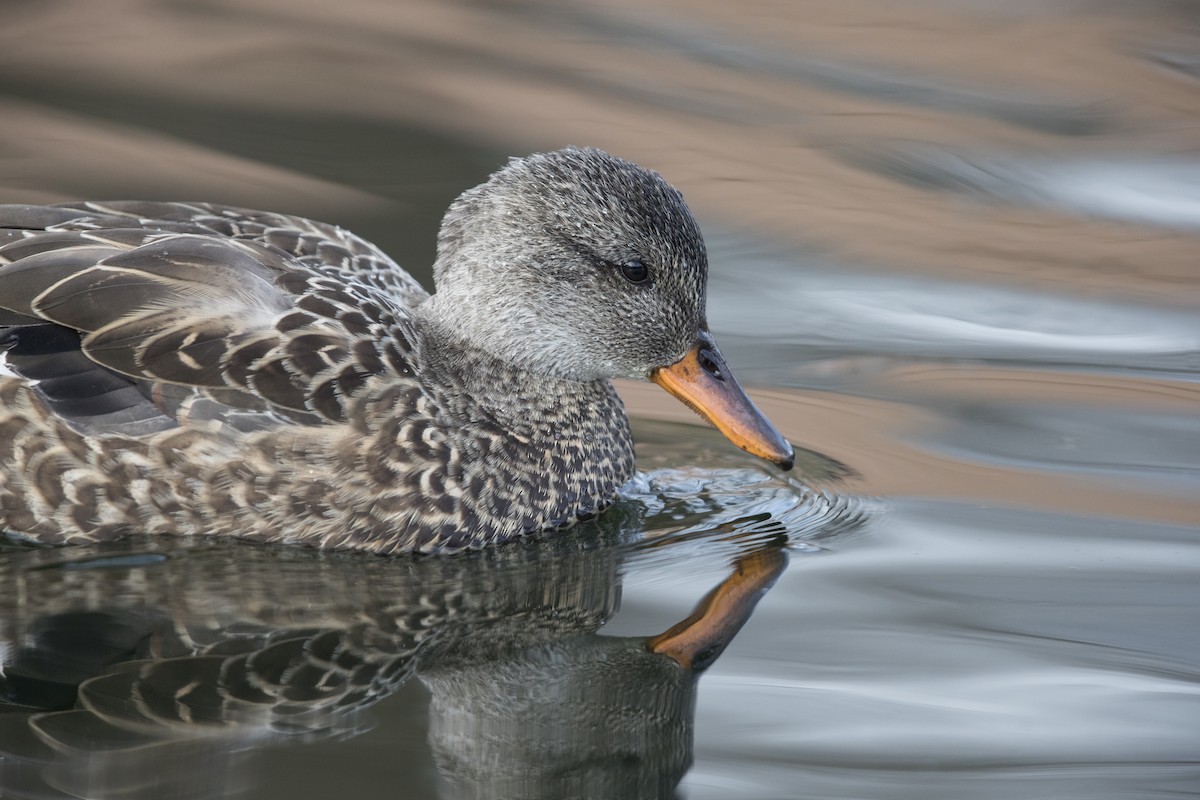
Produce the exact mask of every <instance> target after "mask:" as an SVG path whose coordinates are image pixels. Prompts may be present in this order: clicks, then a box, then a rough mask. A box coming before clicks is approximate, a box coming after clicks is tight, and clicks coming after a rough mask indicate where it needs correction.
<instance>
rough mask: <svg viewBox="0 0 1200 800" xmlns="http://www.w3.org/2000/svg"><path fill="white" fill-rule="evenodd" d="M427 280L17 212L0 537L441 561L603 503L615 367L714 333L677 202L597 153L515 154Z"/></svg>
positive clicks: (612, 443)
mask: <svg viewBox="0 0 1200 800" xmlns="http://www.w3.org/2000/svg"><path fill="white" fill-rule="evenodd" d="M631 263H636V264H641V265H644V266H646V267H648V268H649V272H650V275H651V279H649V280H644V281H635V280H632V279H631V278H630V277H629V275H627V274H625V273H626V272H628V271H629V269H628V265H629V264H631ZM434 271H435V281H436V284H437V290H438V291H437V293H436V294H435V295H433V296H430V295H428V294H427V293H426V292H425V291H424V290H423V289H422V288H421V287H420V285H418V284H417V283H416V281H414V280H413V278H412V277H411V276H409V275H408V274H407V273H406V272H404V271H403V270H402V269H400V267H398V266H397V265H396V264H395V263H394V262H393V261H392V260H391V259H389V258H388V257H387V256H386V255H384V254H383V253H382V252H381V251H379V250H378V249H377V248H375V247H374V246H373V245H371V244H370V243H368V242H366V241H364V240H362V239H360V238H359V237H357V236H355V235H353V234H351V233H348V232H346V231H343V230H341V229H340V228H336V227H334V226H330V225H324V224H320V223H315V222H311V221H308V220H304V219H299V218H296V217H289V216H283V215H279V214H270V213H263V212H256V211H247V210H243V209H234V208H227V207H223V206H215V205H209V204H203V203H156V202H118V203H77V204H67V205H62V206H0V358H2V359H3V360H0V528H4V529H7V530H9V531H11V532H14V533H17V534H20V535H23V536H26V537H29V538H31V539H35V540H37V541H41V542H46V543H52V544H58V543H70V542H77V541H102V540H107V539H111V538H114V537H117V536H120V535H122V534H125V533H129V532H133V531H138V532H152V533H168V534H180V535H193V534H217V535H228V536H237V537H241V538H246V539H253V540H261V541H285V542H302V543H305V544H311V545H316V546H321V547H328V548H354V549H364V550H372V551H377V552H402V551H412V550H420V551H444V550H455V549H461V548H464V547H478V546H482V545H485V544H488V543H490V542H497V541H503V540H506V539H510V538H513V537H515V536H519V535H521V534H525V533H530V532H533V531H537V530H542V529H550V528H557V527H562V526H565V525H569V524H570V523H572V522H573V521H574V520H576V519H578V518H580V517H586V516H589V515H591V514H594V513H596V512H597V511H598V510H600V509H601V508H603V507H604V506H605V505H607V504H608V503H609V502H610V501H611V499H612V498H613V496H614V494H615V492H616V491H617V489H618V488H619V487H620V486H621V485H622V484H623V483H624V482H625V481H626V480H628V478H629V477H630V476H631V475H632V472H633V449H632V442H631V440H630V434H629V427H628V421H627V419H626V416H625V412H624V409H623V407H622V405H621V401H620V400H619V398H618V397H617V395H616V394H615V392H614V391H613V388H612V386H611V384H610V383H609V379H610V378H613V377H631V378H642V379H644V378H646V377H647V376H648V375H649V374H650V373H651V372H652V371H654V370H656V369H658V368H661V367H664V366H667V365H671V364H674V363H676V362H678V361H680V359H681V358H682V357H683V356H684V354H685V353H686V352H687V351H688V349H689V347H692V346H693V345H694V343H695V342H696V341H697V336H698V335H699V334H704V335H707V334H706V323H705V320H704V287H705V278H706V273H707V261H706V256H705V250H704V244H703V241H702V239H701V236H700V232H699V229H698V228H697V226H696V223H695V221H694V220H693V218H692V216H691V214H690V213H689V211H688V209H687V207H686V205H685V204H684V203H683V200H682V198H681V197H680V195H679V193H678V192H677V191H676V190H675V189H673V188H671V187H670V186H669V185H668V184H667V183H666V182H664V181H663V180H662V178H661V177H659V176H658V175H657V174H656V173H653V172H650V171H648V170H644V169H642V168H640V167H637V166H636V165H633V164H630V163H628V162H625V161H622V160H620V159H617V158H614V157H612V156H609V155H607V154H605V153H602V152H600V151H597V150H587V149H576V148H568V149H566V150H562V151H558V152H556V153H550V154H545V155H538V156H531V157H529V158H527V159H519V160H514V161H513V162H512V163H510V164H509V165H508V167H506V168H505V169H503V170H501V171H500V172H498V173H496V174H495V175H493V176H492V178H491V179H490V180H489V181H488V182H487V183H485V184H483V185H482V186H479V187H477V188H475V189H472V190H470V191H468V192H465V193H464V194H463V195H462V196H461V197H460V198H459V199H458V200H457V201H456V202H455V203H454V205H453V206H451V208H450V210H449V211H448V212H447V215H446V219H445V221H444V223H443V226H442V230H441V234H440V236H439V240H438V259H437V263H436V264H435V270H434ZM634 277H637V275H636V274H635V275H634ZM717 380H724V378H722V377H721V376H720V375H718V376H717ZM784 444H786V443H784Z"/></svg>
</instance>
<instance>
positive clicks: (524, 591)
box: [0, 0, 1200, 800]
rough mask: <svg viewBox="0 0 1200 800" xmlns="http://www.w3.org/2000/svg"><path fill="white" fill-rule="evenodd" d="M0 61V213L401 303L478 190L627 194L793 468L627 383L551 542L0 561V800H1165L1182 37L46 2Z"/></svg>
mask: <svg viewBox="0 0 1200 800" xmlns="http://www.w3.org/2000/svg"><path fill="white" fill-rule="evenodd" d="M0 36H3V38H4V46H3V47H0V109H2V110H3V112H4V115H5V125H4V126H3V130H0V195H2V197H0V199H2V200H3V201H4V202H24V201H30V202H42V201H55V200H68V199H78V198H98V199H104V198H116V197H143V198H148V199H153V198H163V199H183V200H188V199H200V200H211V201H219V202H227V203H232V204H235V205H242V206H248V207H258V208H270V209H274V210H280V211H287V212H292V213H299V214H303V215H306V216H311V217H315V218H318V219H324V220H328V221H332V222H336V223H338V224H341V225H343V226H346V227H348V228H352V229H353V230H355V231H357V232H359V233H362V234H364V235H366V236H368V237H369V238H372V239H374V240H375V241H377V242H378V243H379V244H381V245H382V246H383V247H384V248H385V249H387V250H388V251H389V252H391V253H392V254H393V255H395V256H396V258H397V259H398V260H399V261H400V262H401V263H402V264H405V265H406V266H409V267H410V268H411V269H412V271H413V273H414V274H416V275H417V276H418V277H420V278H421V279H422V280H423V281H425V282H427V283H428V281H429V279H430V272H429V266H428V265H429V264H430V263H431V262H432V257H433V242H434V236H435V232H436V226H437V221H438V219H439V217H440V215H441V212H442V210H443V209H444V208H445V206H446V205H447V204H448V203H449V201H450V200H451V199H452V198H453V197H454V196H455V195H456V194H457V193H458V192H460V191H462V190H463V189H465V188H467V187H469V186H471V185H474V184H475V183H477V182H479V181H480V180H482V179H483V177H484V176H485V175H486V174H487V173H488V172H489V171H490V170H492V169H494V168H495V167H496V166H498V165H499V164H501V163H503V160H504V159H505V158H506V157H507V156H508V155H514V154H522V153H527V152H530V151H534V150H540V149H547V148H553V147H558V146H561V145H563V144H566V143H576V144H592V145H597V146H600V147H604V148H606V149H609V150H611V151H613V152H616V153H618V154H620V155H623V156H626V157H629V158H632V159H634V160H637V161H639V162H641V163H644V164H646V165H648V166H652V167H654V168H656V169H659V170H660V171H662V172H663V173H664V174H665V175H666V176H667V177H668V178H669V179H670V180H671V181H672V182H674V183H675V184H676V185H678V186H679V187H680V188H681V189H682V190H683V192H684V194H685V196H686V197H687V198H688V200H689V203H690V204H691V205H692V207H693V209H694V210H695V211H696V213H697V215H698V217H699V218H700V221H701V224H702V226H703V228H704V230H705V231H706V235H707V238H708V243H709V249H710V254H711V260H712V274H711V279H710V294H711V297H710V306H709V316H710V321H711V323H712V327H713V331H714V333H715V334H716V336H717V338H718V340H719V341H720V342H721V343H722V347H723V349H724V350H725V353H726V355H727V357H728V359H729V361H730V364H731V365H732V367H733V369H734V370H735V371H736V372H737V374H738V376H739V378H740V379H741V380H742V382H743V383H745V384H747V385H750V386H752V387H757V388H756V389H753V390H752V394H753V395H754V397H755V398H756V400H757V401H758V403H759V404H760V406H761V407H762V408H763V409H764V410H765V411H766V412H767V414H768V416H769V417H771V418H772V419H773V420H774V421H775V422H776V423H777V424H778V425H779V427H780V428H781V429H782V430H783V431H784V433H785V434H786V435H787V436H788V437H789V438H790V439H791V440H792V441H793V442H794V443H796V444H797V445H798V447H799V448H800V450H799V451H798V466H797V469H796V471H795V472H794V473H793V474H791V475H788V476H784V475H780V474H779V473H778V472H776V471H773V470H771V469H770V468H767V467H764V466H762V465H760V464H758V463H756V462H754V460H753V459H751V458H750V457H748V456H745V455H744V454H742V453H740V452H738V451H736V450H734V449H733V448H732V447H731V446H730V445H728V444H727V443H726V442H725V441H724V440H723V439H722V438H721V437H720V436H719V435H718V434H716V433H715V432H713V431H711V430H709V429H707V428H705V427H703V426H702V425H701V424H700V423H699V422H698V421H697V420H696V419H695V418H694V417H692V416H691V415H690V412H688V411H687V409H685V408H683V407H682V406H679V405H678V404H677V403H675V402H674V401H673V400H672V399H671V398H669V397H668V396H666V395H665V394H664V393H662V392H661V391H660V390H658V389H657V388H656V387H653V386H645V385H633V384H628V385H622V386H621V387H620V389H621V391H622V393H623V396H624V397H625V398H626V401H627V404H628V406H629V409H630V412H631V414H632V415H633V417H634V422H635V433H636V436H637V439H638V455H639V464H640V467H641V469H642V474H641V475H640V476H639V478H638V479H637V480H636V481H635V482H633V483H632V484H631V485H630V486H628V487H627V489H626V496H625V498H624V500H623V501H622V502H621V503H620V504H619V505H618V507H617V508H616V509H614V511H613V512H612V513H609V514H606V515H605V516H604V517H602V518H601V519H600V520H598V521H596V522H593V523H589V524H587V525H584V526H582V527H581V528H580V529H578V530H576V531H573V532H571V533H570V534H568V535H566V536H563V537H559V538H556V539H548V540H541V541H534V542H529V543H522V544H518V545H514V546H512V547H508V548H500V549H498V550H496V551H494V552H488V553H482V554H476V555H473V556H467V557H463V558H455V559H442V560H439V559H421V560H416V561H412V560H407V559H399V560H388V559H378V558H373V557H372V558H364V557H357V556H346V555H339V556H323V555H319V554H315V553H311V552H307V551H301V552H295V551H289V550H286V549H274V548H264V547H251V546H246V545H242V544H238V543H227V542H201V543H196V542H175V541H142V540H131V541H129V542H125V543H121V544H119V545H116V546H112V547H105V548H94V549H92V548H88V549H85V548H79V549H72V550H61V551H54V550H38V549H29V548H25V547H21V546H17V545H11V546H6V547H5V549H4V550H3V552H0V574H2V577H0V585H3V586H5V587H6V590H5V592H4V593H3V595H4V596H3V598H0V641H2V642H3V645H2V647H3V662H4V677H3V689H4V693H5V698H6V699H7V701H8V702H7V704H5V705H3V706H2V707H0V708H2V709H3V710H2V713H0V795H2V796H4V797H14V798H16V797H22V798H24V797H56V798H62V797H76V796H86V797H116V796H122V797H155V798H167V797H230V796H246V797H255V798H260V797H261V798H296V799H299V798H317V797H330V796H342V795H346V794H353V795H354V796H358V797H404V798H451V797H473V798H480V797H539V796H543V797H567V796H580V797H605V796H608V797H639V796H644V797H673V796H678V797H686V798H691V799H693V800H695V799H698V798H726V797H745V798H793V797H794V798H880V800H883V799H884V798H887V799H888V800H894V799H895V798H910V797H911V798H930V797H947V798H951V797H952V798H1027V797H1054V798H1079V799H1080V800H1084V799H1085V798H1086V800H1097V799H1098V798H1113V800H1118V799H1119V800H1128V799H1129V798H1153V797H1187V796H1200V746H1198V744H1197V743H1198V742H1200V690H1198V689H1197V687H1198V686H1200V644H1198V643H1200V622H1198V621H1197V620H1200V588H1198V587H1200V499H1198V498H1200V411H1198V409H1200V385H1198V382H1197V375H1198V374H1200V280H1198V279H1197V273H1196V255H1197V253H1200V247H1198V245H1200V238H1198V222H1200V216H1198V211H1197V209H1198V207H1200V206H1198V204H1200V193H1198V192H1197V189H1196V187H1197V185H1198V182H1197V180H1196V177H1197V172H1198V170H1200V150H1198V149H1197V146H1196V144H1197V139H1196V132H1197V125H1198V121H1200V84H1198V83H1197V79H1196V75H1197V70H1196V69H1195V65H1196V63H1197V61H1198V59H1197V53H1198V52H1200V23H1198V22H1197V18H1196V16H1195V13H1194V9H1193V8H1192V7H1191V6H1190V5H1189V4H1186V3H1170V2H1163V3H1157V2H1150V3H1137V4H1128V3H1102V2H1088V1H1087V0H1077V1H1074V2H1059V3H1005V4H1003V5H1002V6H997V5H996V4H987V3H975V2H969V1H968V0H914V2H910V3H905V4H894V3H883V2H876V1H875V0H864V2H860V3H843V4H832V3H824V2H816V0H813V2H790V3H776V2H770V1H769V0H756V1H755V2H749V3H740V4H723V3H715V2H707V0H704V1H703V2H684V1H683V0H655V2H653V3H650V4H648V5H647V4H628V3H621V2H599V3H591V4H586V5H581V4H572V3H557V2H546V3H541V2H500V1H499V0H496V1H485V0H480V1H479V2H464V3H455V4H447V3H441V2H434V0H408V1H407V2H404V3H399V4H378V3H370V2H363V1H360V0H350V1H349V2H342V3H338V4H334V5H330V4H326V3H318V2H290V3H282V2H278V1H277V0H253V1H252V2H240V1H239V2H236V3H235V2H233V0H200V1H198V2H186V3H158V2H151V1H150V0H115V2H112V3H106V4H104V5H103V7H101V6H99V5H97V4H94V3H88V2H84V0H57V2H48V3H33V2H22V3H18V4H16V6H15V7H14V13H13V14H12V15H10V16H9V17H8V19H7V20H6V25H5V32H4V34H0ZM0 291H2V287H0Z"/></svg>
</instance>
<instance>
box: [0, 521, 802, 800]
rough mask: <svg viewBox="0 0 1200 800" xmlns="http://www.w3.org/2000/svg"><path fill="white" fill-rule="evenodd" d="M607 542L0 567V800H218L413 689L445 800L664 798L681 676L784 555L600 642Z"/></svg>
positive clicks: (126, 557)
mask: <svg viewBox="0 0 1200 800" xmlns="http://www.w3.org/2000/svg"><path fill="white" fill-rule="evenodd" d="M629 527H632V526H631V525H624V526H622V525H620V524H607V525H595V524H594V525H592V526H590V527H589V528H588V529H587V530H584V531H580V532H578V534H572V535H570V536H565V537H559V538H557V539H553V540H547V541H543V542H538V543H532V544H518V545H515V546H511V547H505V548H499V549H495V550H491V551H486V552H482V553H477V554H474V555H471V556H466V557H462V558H454V559H421V560H413V561H408V560H405V561H397V560H386V559H379V558H374V557H362V556H336V555H335V556H330V555H322V554H319V553H314V552H308V551H297V550H285V549H272V548H265V547H256V546H244V545H238V544H233V543H207V544H204V545H199V546H196V545H192V546H187V545H181V544H179V543H175V542H169V541H154V542H138V543H125V544H121V545H117V546H108V547H105V548H103V549H89V550H82V549H70V550H50V551H47V550H38V551H25V552H18V553H12V554H9V555H8V556H6V558H5V559H4V565H3V567H0V571H2V572H4V573H6V574H4V575H3V576H2V584H3V585H4V586H5V587H6V589H5V595H6V599H5V601H4V603H5V605H6V606H7V607H6V608H4V609H3V620H2V623H0V624H3V626H4V627H3V638H2V640H0V641H2V643H3V647H4V656H5V658H4V661H5V666H4V675H3V681H2V683H0V690H2V691H3V693H4V700H5V701H6V702H7V706H5V708H4V711H5V713H0V751H2V752H3V755H4V760H3V761H2V762H0V789H2V791H0V795H3V796H5V797H67V796H74V797H79V796H82V797H109V796H118V795H119V796H121V797H155V798H164V797H228V796H231V795H234V794H237V793H238V792H239V791H240V790H246V789H248V786H249V779H248V777H247V775H248V772H249V771H248V770H245V769H241V768H240V767H241V766H243V762H244V761H245V757H246V755H247V754H248V753H250V752H253V751H254V749H255V748H256V747H257V746H260V745H262V744H265V743H268V742H272V741H277V740H278V739H279V738H281V736H282V735H283V734H285V733H286V734H291V735H293V736H300V737H305V738H311V737H329V736H338V735H346V734H352V733H354V732H356V731H357V730H359V729H360V727H361V726H362V725H363V724H364V723H363V715H362V714H361V713H360V712H361V710H362V709H363V708H364V707H366V706H368V705H370V704H371V703H373V702H375V701H377V700H379V699H381V698H383V697H385V696H387V695H388V694H390V693H391V692H393V691H395V690H396V689H397V688H398V687H399V686H400V685H401V684H402V683H403V682H404V681H406V680H407V679H409V678H411V677H416V678H418V679H419V680H420V681H421V682H423V683H424V685H425V686H426V687H427V688H428V690H429V692H430V695H431V701H430V712H429V722H428V730H429V734H428V735H429V741H430V744H431V746H432V750H433V754H434V759H435V762H436V765H437V769H438V772H439V773H440V776H441V784H440V788H441V792H442V794H443V795H444V796H448V797H472V798H482V797H547V798H549V797H554V798H559V797H569V796H578V795H582V794H586V795H587V796H589V797H614V798H617V797H619V798H631V797H659V796H668V797H669V796H672V794H673V791H674V787H675V786H676V784H678V782H679V781H680V779H681V778H682V776H683V774H684V773H685V772H686V770H687V769H688V767H689V766H690V764H691V760H692V726H693V716H694V709H695V690H696V677H697V675H698V674H699V672H701V671H702V670H703V669H704V668H705V667H707V666H708V665H709V664H711V663H712V662H713V660H714V659H715V658H716V657H717V656H718V655H719V654H720V653H721V651H722V650H723V649H724V648H725V646H726V645H728V643H729V642H730V640H731V639H732V638H733V636H734V635H735V634H736V633H737V631H738V630H739V629H740V628H741V626H742V624H743V623H744V622H745V621H746V620H747V619H748V618H749V615H750V613H751V611H752V609H753V608H754V605H755V603H756V602H757V600H758V598H759V597H761V596H762V594H763V593H764V592H765V591H766V589H767V588H768V587H769V586H770V585H771V584H772V583H773V582H774V580H775V579H776V578H777V577H778V575H779V574H780V573H781V572H782V570H783V569H784V566H785V564H786V555H785V553H784V550H783V549H782V543H783V542H782V541H773V542H766V543H764V542H763V541H761V537H760V541H759V542H758V543H757V544H754V545H752V546H751V545H750V544H749V543H747V545H746V547H745V548H744V549H742V550H741V551H740V554H739V555H737V557H736V559H735V562H734V564H733V568H732V571H731V573H730V574H729V575H728V577H726V578H725V579H724V580H723V581H722V582H721V583H720V585H719V586H717V587H716V588H715V589H713V590H712V591H711V592H710V593H709V594H708V595H707V596H706V597H705V598H704V599H703V600H702V601H701V602H700V603H699V605H698V606H697V607H696V610H695V611H694V613H692V614H691V615H690V616H689V617H688V618H687V619H685V620H683V621H681V622H680V623H678V624H677V625H675V626H674V627H672V628H671V629H670V630H668V631H666V632H664V633H661V634H658V635H655V636H651V637H648V638H615V637H609V636H600V635H598V634H597V633H596V631H597V629H599V628H600V626H601V625H603V624H604V622H605V621H606V620H607V619H608V618H609V617H610V616H611V615H612V614H613V613H614V612H615V610H616V608H617V604H618V599H619V591H620V589H619V587H620V579H619V574H618V572H619V569H620V568H621V563H622V560H623V558H624V556H627V555H628V554H629V552H630V551H629V548H628V547H626V546H623V545H622V544H621V541H620V540H621V539H622V537H623V535H624V534H623V533H622V528H626V529H628V528H629ZM397 778H398V779H402V776H397ZM260 788H261V787H260ZM256 796H262V795H261V793H257V794H256Z"/></svg>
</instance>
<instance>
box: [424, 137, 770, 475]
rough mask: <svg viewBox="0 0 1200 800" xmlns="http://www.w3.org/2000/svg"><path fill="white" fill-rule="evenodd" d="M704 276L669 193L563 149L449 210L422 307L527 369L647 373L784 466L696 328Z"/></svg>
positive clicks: (650, 175)
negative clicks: (432, 288)
mask: <svg viewBox="0 0 1200 800" xmlns="http://www.w3.org/2000/svg"><path fill="white" fill-rule="evenodd" d="M707 276H708V255H707V253H706V251H705V248H704V238H703V237H702V236H701V234H700V229H699V227H698V226H697V225H696V220H695V219H694V218H693V217H692V214H691V211H689V210H688V207H687V205H686V204H685V203H684V202H683V197H682V195H680V193H679V192H678V191H677V190H676V189H675V188H674V187H672V186H671V185H670V184H668V183H667V182H666V181H665V180H663V179H662V177H661V176H660V175H659V174H658V173H656V172H652V171H650V170H647V169H643V168H642V167H639V166H637V165H636V164H632V163H630V162H628V161H624V160H622V159H619V158H616V157H614V156H611V155H609V154H607V153H604V152H602V151H600V150H595V149H590V148H575V147H570V148H566V149H564V150H558V151H556V152H553V153H545V154H539V155H533V156H529V157H528V158H521V159H513V160H512V161H511V162H510V163H509V164H508V166H506V167H505V168H503V169H501V170H500V171H498V172H496V173H495V174H494V175H492V177H491V178H490V179H489V180H488V181H487V182H486V183H484V184H483V185H481V186H477V187H475V188H474V189H471V190H469V191H467V192H464V193H463V194H462V195H461V196H460V197H459V198H458V199H457V200H456V201H455V202H454V203H453V204H452V205H451V206H450V209H449V211H447V212H446V217H445V219H444V221H443V222H442V229H441V232H440V234H439V235H438V256H437V262H436V264H435V266H434V280H435V282H436V286H437V293H436V295H435V296H434V298H433V302H432V304H431V306H432V310H434V311H435V312H436V313H437V316H438V317H439V318H440V319H441V320H442V321H443V323H444V324H446V323H449V324H452V325H453V333H454V334H455V335H457V336H459V337H461V338H462V339H465V340H466V341H467V342H468V343H470V344H471V345H472V346H474V347H477V348H479V349H481V350H484V351H485V352H488V353H490V354H491V355H492V356H494V357H496V358H498V359H501V360H504V361H506V362H509V363H512V364H514V365H516V366H518V367H520V368H522V369H525V370H528V371H530V372H533V373H536V374H542V375H549V376H554V377H558V378H564V379H567V380H578V381H593V380H603V379H608V378H631V379H635V380H652V381H654V382H655V383H658V384H659V385H660V386H662V387H663V388H665V389H666V390H667V391H669V392H670V393H671V394H673V395H675V396H676V397H678V398H679V399H680V400H682V401H683V402H684V403H686V404H687V405H688V406H690V407H691V408H693V409H694V410H696V411H697V412H698V413H699V414H700V415H701V416H703V417H705V418H706V419H708V420H709V421H710V422H712V423H713V424H714V425H715V426H716V427H717V428H718V429H720V430H721V431H722V432H723V433H724V434H725V435H726V436H727V437H729V439H730V440H731V441H733V443H734V444H736V445H738V446H739V447H741V448H742V449H744V450H746V451H748V452H750V453H753V454H755V455H757V456H761V457H762V458H765V459H767V460H769V461H772V462H774V463H776V464H778V465H780V466H783V467H784V468H785V469H788V468H790V467H791V464H792V458H793V456H792V448H791V445H789V444H788V442H787V441H786V440H785V439H784V438H783V437H782V436H781V435H780V434H779V432H778V431H776V430H775V428H774V427H773V426H772V425H771V423H770V422H768V421H767V420H766V418H765V417H763V415H762V414H761V413H760V412H759V411H758V409H756V408H755V407H754V405H753V403H751V402H750V400H749V398H747V397H746V395H745V393H744V392H743V391H742V389H741V387H740V386H738V384H737V381H735V380H734V378H733V375H732V374H731V373H730V371H729V368H728V367H727V366H726V365H725V361H724V358H723V357H722V356H721V353H720V351H719V350H718V349H717V346H716V343H715V342H714V341H713V338H712V335H711V334H710V333H709V331H708V322H707V320H706V319H705V312H704V305H705V286H706V281H707ZM451 321H452V322H451Z"/></svg>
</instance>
